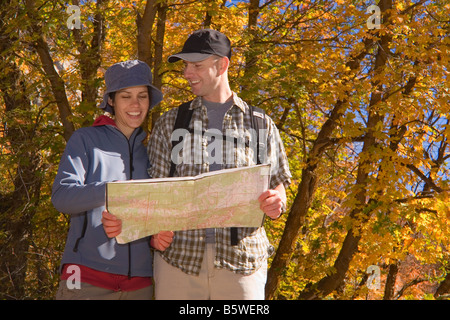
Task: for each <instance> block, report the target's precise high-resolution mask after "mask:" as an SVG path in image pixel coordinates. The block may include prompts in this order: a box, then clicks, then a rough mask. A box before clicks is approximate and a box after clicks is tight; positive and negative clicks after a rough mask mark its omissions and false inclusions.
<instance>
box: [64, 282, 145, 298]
mask: <svg viewBox="0 0 450 320" xmlns="http://www.w3.org/2000/svg"><path fill="white" fill-rule="evenodd" d="M151 299H153V286H148V287H145V288H142V289H139V290H135V291H114V290H109V289H104V288H101V287H97V286H93V285H91V284H89V283H84V282H81V288H80V289H69V288H68V287H67V283H66V280H61V282H60V283H59V288H58V292H57V293H56V300H151Z"/></svg>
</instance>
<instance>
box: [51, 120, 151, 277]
mask: <svg viewBox="0 0 450 320" xmlns="http://www.w3.org/2000/svg"><path fill="white" fill-rule="evenodd" d="M102 117H105V116H102ZM108 119H109V118H108ZM108 119H106V118H100V120H103V121H96V122H95V126H93V127H89V128H81V129H79V130H77V131H75V132H74V133H73V135H72V136H71V138H70V140H69V141H68V142H67V146H66V149H65V151H64V153H63V155H62V158H61V162H60V164H59V169H58V173H57V175H56V178H55V181H54V184H53V190H52V203H53V205H54V206H55V208H56V209H57V210H58V211H60V212H63V213H66V214H69V215H70V229H69V233H68V236H67V241H66V247H65V250H64V254H63V258H62V261H61V266H63V265H64V264H67V263H74V264H81V265H84V266H87V267H89V268H92V269H95V270H99V271H104V272H109V273H114V274H122V275H130V276H141V277H148V276H152V254H151V251H150V244H149V239H148V238H144V239H140V240H137V241H134V242H131V243H129V244H118V243H117V242H116V240H115V239H109V238H108V237H107V236H106V233H105V231H104V229H103V225H102V222H101V218H102V211H103V210H104V209H105V190H106V183H107V182H109V181H116V180H129V179H134V180H136V179H148V178H149V176H148V171H147V169H148V166H149V162H148V156H147V152H146V148H145V146H144V144H143V140H144V139H145V136H146V134H145V132H143V130H142V129H140V128H139V129H136V130H135V131H134V132H133V134H132V136H131V137H130V139H129V140H128V139H127V138H126V136H125V135H124V134H122V132H121V131H119V129H117V127H115V126H114V123H113V122H112V121H111V119H109V120H108ZM105 120H106V121H105ZM77 241H78V244H77Z"/></svg>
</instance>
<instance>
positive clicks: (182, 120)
mask: <svg viewBox="0 0 450 320" xmlns="http://www.w3.org/2000/svg"><path fill="white" fill-rule="evenodd" d="M191 102H192V101H189V102H186V103H183V104H182V105H181V106H179V107H178V113H177V118H176V120H175V124H174V126H173V131H175V130H176V129H188V128H189V123H190V122H191V118H192V114H193V113H194V109H189V107H190V106H191ZM182 139H183V138H180V140H178V141H172V149H173V148H174V147H175V146H176V145H177V144H179V143H180V142H181V141H182ZM176 168H177V166H176V164H175V162H173V161H171V164H170V171H169V177H173V175H174V174H175V171H176Z"/></svg>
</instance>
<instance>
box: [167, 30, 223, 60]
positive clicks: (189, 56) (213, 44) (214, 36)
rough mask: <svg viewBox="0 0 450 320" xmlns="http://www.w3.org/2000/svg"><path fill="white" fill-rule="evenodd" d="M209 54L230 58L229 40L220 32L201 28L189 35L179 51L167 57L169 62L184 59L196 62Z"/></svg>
mask: <svg viewBox="0 0 450 320" xmlns="http://www.w3.org/2000/svg"><path fill="white" fill-rule="evenodd" d="M211 55H218V56H220V57H228V59H230V58H231V42H230V40H229V39H228V37H227V36H226V35H224V34H223V33H222V32H219V31H216V30H212V29H201V30H197V31H195V32H194V33H193V34H191V35H190V36H189V38H188V39H187V40H186V42H185V43H184V46H183V50H181V52H179V53H176V54H173V55H171V56H170V57H169V59H168V61H169V62H176V61H178V60H180V59H181V60H185V61H189V62H198V61H202V60H205V59H207V58H208V57H210V56H211Z"/></svg>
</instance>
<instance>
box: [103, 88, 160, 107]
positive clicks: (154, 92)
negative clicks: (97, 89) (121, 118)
mask: <svg viewBox="0 0 450 320" xmlns="http://www.w3.org/2000/svg"><path fill="white" fill-rule="evenodd" d="M147 86H148V87H150V90H151V91H152V94H151V97H152V99H151V101H150V106H149V110H151V109H152V108H153V107H154V106H156V105H157V104H158V103H160V102H161V101H162V99H163V97H164V96H163V93H162V92H161V91H160V90H159V89H158V88H156V87H155V86H153V85H147ZM122 89H123V88H122ZM108 97H109V92H105V93H104V94H103V100H102V102H101V103H100V105H98V108H100V109H103V110H105V111H106V112H109V113H113V112H114V111H113V108H112V107H111V106H110V105H109V103H108Z"/></svg>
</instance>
